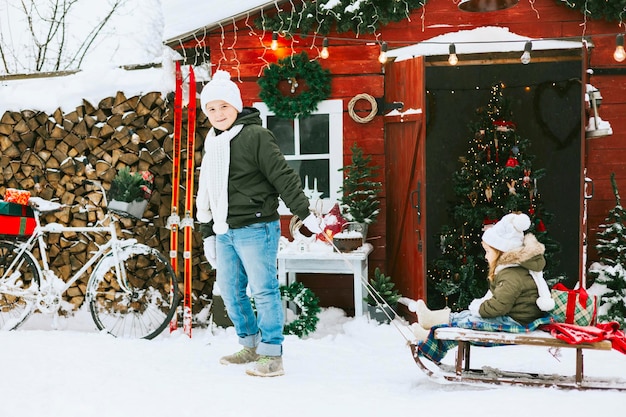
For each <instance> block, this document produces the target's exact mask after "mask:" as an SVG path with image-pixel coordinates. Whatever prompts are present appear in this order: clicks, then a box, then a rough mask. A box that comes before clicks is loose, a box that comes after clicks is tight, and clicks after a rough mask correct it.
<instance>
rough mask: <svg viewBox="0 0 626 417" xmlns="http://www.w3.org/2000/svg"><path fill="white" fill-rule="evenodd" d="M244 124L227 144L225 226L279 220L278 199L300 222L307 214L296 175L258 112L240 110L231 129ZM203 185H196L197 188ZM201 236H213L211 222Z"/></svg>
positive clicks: (298, 177) (300, 185) (298, 178)
mask: <svg viewBox="0 0 626 417" xmlns="http://www.w3.org/2000/svg"><path fill="white" fill-rule="evenodd" d="M236 125H244V127H243V129H242V130H241V132H239V134H238V135H237V136H235V137H234V138H233V139H232V140H231V142H230V170H229V174H228V216H227V219H226V222H227V223H228V225H229V227H231V228H233V229H237V228H240V227H244V226H248V225H250V224H253V223H261V222H269V221H274V220H278V219H279V217H280V216H279V214H278V197H279V196H280V197H281V198H282V200H283V202H284V203H285V204H286V205H287V207H289V209H290V210H291V212H292V213H293V214H295V215H297V216H298V217H300V218H301V219H304V218H306V217H307V216H308V215H309V213H310V211H309V200H308V198H307V197H306V196H305V195H304V192H303V191H302V181H301V180H300V176H299V175H298V174H297V173H296V172H295V171H294V170H293V168H291V166H289V165H288V164H287V161H286V160H285V157H284V156H283V154H282V152H281V151H280V148H279V147H278V143H277V142H276V138H275V137H274V134H273V133H272V132H271V131H270V130H268V129H266V128H264V127H263V126H262V124H261V118H260V116H259V111H258V110H257V109H255V108H251V107H244V109H243V111H242V112H241V113H240V114H239V116H238V117H237V120H236V121H235V123H233V126H236ZM203 186H206V184H199V187H203ZM200 230H201V232H202V235H203V238H204V237H207V236H211V235H213V234H215V233H214V232H213V221H211V222H210V223H207V224H203V225H201V229H200Z"/></svg>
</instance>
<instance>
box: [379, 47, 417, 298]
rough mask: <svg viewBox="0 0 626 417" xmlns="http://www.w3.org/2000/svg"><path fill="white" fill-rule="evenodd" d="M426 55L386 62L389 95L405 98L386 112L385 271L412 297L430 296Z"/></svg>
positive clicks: (390, 99)
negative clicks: (396, 109)
mask: <svg viewBox="0 0 626 417" xmlns="http://www.w3.org/2000/svg"><path fill="white" fill-rule="evenodd" d="M424 85H425V84H424V59H423V57H421V56H420V57H416V58H413V59H410V60H405V61H401V62H394V63H391V64H389V65H388V66H387V67H386V73H385V101H386V102H388V103H389V102H402V103H403V107H402V110H401V114H398V115H388V116H385V154H386V166H385V175H386V181H387V183H386V196H387V198H386V201H387V275H389V276H391V278H392V280H393V281H394V282H395V283H396V286H397V287H398V289H399V291H400V292H401V293H402V295H403V296H405V297H410V298H412V299H417V298H422V299H425V298H426V266H425V259H426V245H425V242H424V239H425V238H426V230H425V225H426V221H425V218H426V212H425V208H426V204H425V201H426V181H425V161H426V159H425V156H426V155H425V139H426V134H425V133H426V132H425V116H426V114H425V113H426V109H425V106H424V103H425V99H424V97H425V91H424V89H425V87H424Z"/></svg>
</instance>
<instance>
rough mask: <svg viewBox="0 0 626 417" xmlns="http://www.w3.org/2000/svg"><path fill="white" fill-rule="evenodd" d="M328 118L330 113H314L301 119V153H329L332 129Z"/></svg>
mask: <svg viewBox="0 0 626 417" xmlns="http://www.w3.org/2000/svg"><path fill="white" fill-rule="evenodd" d="M328 120H329V117H328V114H314V115H311V116H309V117H307V118H305V119H302V120H300V153H301V154H320V153H323V154H327V153H328V149H329V144H328V142H329V139H328V137H329V131H330V128H329V121H328ZM326 196H328V194H326Z"/></svg>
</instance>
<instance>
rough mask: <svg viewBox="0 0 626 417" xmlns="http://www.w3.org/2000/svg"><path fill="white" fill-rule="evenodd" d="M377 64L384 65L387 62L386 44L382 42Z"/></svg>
mask: <svg viewBox="0 0 626 417" xmlns="http://www.w3.org/2000/svg"><path fill="white" fill-rule="evenodd" d="M378 62H380V63H381V64H384V63H385V62H387V42H383V43H382V44H381V45H380V55H378Z"/></svg>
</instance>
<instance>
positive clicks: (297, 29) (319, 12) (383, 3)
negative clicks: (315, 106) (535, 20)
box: [255, 0, 626, 35]
mask: <svg viewBox="0 0 626 417" xmlns="http://www.w3.org/2000/svg"><path fill="white" fill-rule="evenodd" d="M554 1H556V2H557V3H559V4H561V5H563V6H565V7H568V8H570V9H577V10H579V11H580V12H581V13H582V14H583V15H585V16H587V17H589V18H590V19H594V20H599V19H604V20H606V21H609V22H610V21H619V22H622V21H623V19H624V17H626V0H554ZM426 2H427V0H402V1H390V0H362V1H360V2H355V1H354V0H304V1H302V3H301V4H298V5H294V7H293V9H291V10H282V9H281V10H280V11H277V12H276V13H275V14H274V15H271V14H270V15H269V16H267V15H266V16H264V17H262V18H259V19H257V21H256V22H255V23H256V25H257V27H259V28H260V29H263V30H272V31H276V32H280V33H285V34H291V35H293V34H311V33H316V34H319V35H326V34H328V33H329V32H330V31H331V30H332V29H335V30H336V31H337V32H338V33H344V32H349V31H352V32H353V33H355V34H357V35H358V34H361V33H374V32H376V31H377V30H378V29H379V28H380V27H381V26H385V25H386V24H388V23H390V22H399V21H401V20H403V19H406V18H408V17H409V15H410V14H411V12H412V11H413V10H417V9H419V8H421V7H424V6H425V5H426ZM292 4H293V3H292Z"/></svg>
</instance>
